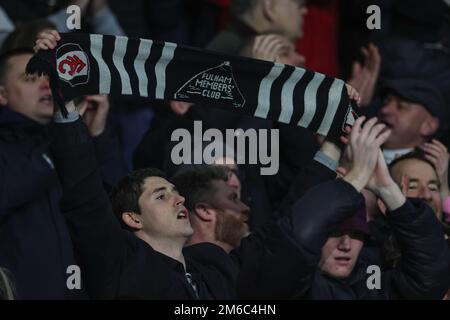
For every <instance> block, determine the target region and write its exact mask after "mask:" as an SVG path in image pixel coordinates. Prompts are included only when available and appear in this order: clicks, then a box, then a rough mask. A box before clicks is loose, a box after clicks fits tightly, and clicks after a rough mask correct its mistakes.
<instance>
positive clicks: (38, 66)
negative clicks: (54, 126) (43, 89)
mask: <svg viewBox="0 0 450 320" xmlns="http://www.w3.org/2000/svg"><path fill="white" fill-rule="evenodd" d="M26 73H27V74H38V75H39V76H42V75H48V76H49V78H50V89H51V91H52V96H53V101H54V102H55V103H56V105H57V106H58V107H59V110H61V113H62V115H63V117H64V118H67V115H68V112H67V109H66V106H65V103H64V100H63V99H62V97H61V93H60V89H59V86H58V80H59V79H58V76H57V74H56V72H55V69H54V68H52V65H51V64H50V63H49V62H48V61H46V60H44V59H41V58H40V57H38V56H36V55H35V56H33V57H32V58H31V59H30V61H29V62H28V65H27V68H26Z"/></svg>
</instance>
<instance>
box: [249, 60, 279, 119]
mask: <svg viewBox="0 0 450 320" xmlns="http://www.w3.org/2000/svg"><path fill="white" fill-rule="evenodd" d="M283 69H284V64H280V63H275V64H274V65H273V67H272V69H271V70H270V72H269V74H268V75H267V76H266V77H265V78H264V79H262V81H261V84H260V85H259V91H258V107H257V108H256V111H255V117H261V118H267V114H268V113H269V109H270V91H271V89H272V84H273V82H274V81H275V80H276V79H277V78H278V77H279V76H280V74H281V72H282V71H283Z"/></svg>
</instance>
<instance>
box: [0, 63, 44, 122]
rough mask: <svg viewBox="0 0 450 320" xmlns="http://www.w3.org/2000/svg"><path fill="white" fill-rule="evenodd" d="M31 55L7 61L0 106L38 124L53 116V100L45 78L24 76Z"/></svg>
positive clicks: (0, 92)
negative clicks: (6, 107)
mask: <svg viewBox="0 0 450 320" xmlns="http://www.w3.org/2000/svg"><path fill="white" fill-rule="evenodd" d="M30 58H31V54H20V55H17V56H13V57H11V58H10V59H9V61H8V66H9V67H8V71H7V73H6V77H5V81H4V83H3V85H2V86H0V104H1V105H3V106H8V107H9V108H11V109H12V110H14V111H15V112H18V113H21V114H22V115H24V116H26V117H27V118H30V119H32V120H34V121H36V122H39V123H40V124H47V123H49V122H50V120H51V119H52V116H53V99H52V94H51V91H50V86H49V82H48V79H47V77H38V76H37V75H26V74H25V67H26V65H27V63H28V61H29V60H30Z"/></svg>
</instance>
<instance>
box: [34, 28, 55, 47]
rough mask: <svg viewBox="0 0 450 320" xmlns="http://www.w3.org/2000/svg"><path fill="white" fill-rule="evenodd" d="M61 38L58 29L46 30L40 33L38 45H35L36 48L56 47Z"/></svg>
mask: <svg viewBox="0 0 450 320" xmlns="http://www.w3.org/2000/svg"><path fill="white" fill-rule="evenodd" d="M59 40H61V36H60V35H59V33H58V31H56V30H48V29H47V30H44V31H42V32H41V33H39V34H38V39H37V40H36V45H35V46H34V48H33V49H34V50H35V51H38V50H48V49H54V48H55V47H56V45H57V43H58V41H59Z"/></svg>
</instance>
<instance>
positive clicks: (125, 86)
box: [113, 36, 132, 94]
mask: <svg viewBox="0 0 450 320" xmlns="http://www.w3.org/2000/svg"><path fill="white" fill-rule="evenodd" d="M127 43H128V38H127V37H119V36H118V37H116V41H114V53H113V63H114V66H115V67H116V69H117V71H118V72H119V76H120V82H121V83H122V94H132V90H131V83H130V77H129V76H128V72H127V70H126V69H125V66H124V65H123V58H124V56H125V53H126V52H127Z"/></svg>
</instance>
